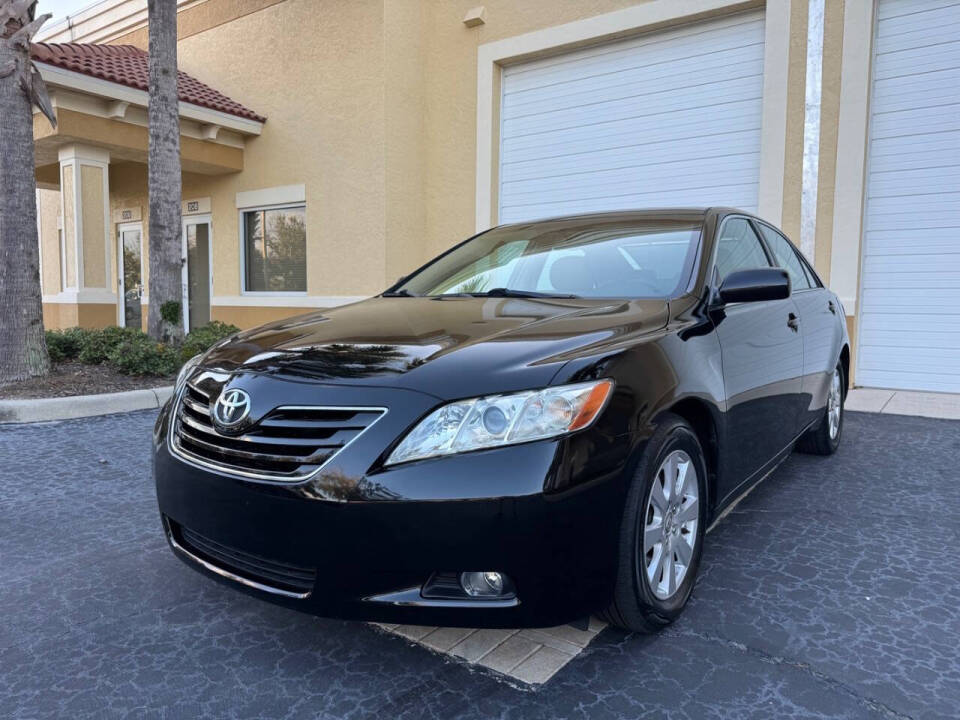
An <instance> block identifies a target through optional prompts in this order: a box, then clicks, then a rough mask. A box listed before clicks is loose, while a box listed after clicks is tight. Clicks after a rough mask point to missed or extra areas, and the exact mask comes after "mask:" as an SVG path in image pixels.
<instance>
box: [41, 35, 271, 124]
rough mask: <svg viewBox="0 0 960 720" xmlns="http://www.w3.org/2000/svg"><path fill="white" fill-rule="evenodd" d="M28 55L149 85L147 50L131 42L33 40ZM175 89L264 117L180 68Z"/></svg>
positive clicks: (192, 98) (217, 106)
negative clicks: (98, 43)
mask: <svg viewBox="0 0 960 720" xmlns="http://www.w3.org/2000/svg"><path fill="white" fill-rule="evenodd" d="M30 55H31V56H32V57H33V59H34V60H35V61H36V62H41V63H47V64H49V65H56V66H57V67H59V68H63V69H64V70H72V71H73V72H78V73H82V74H83V75H89V76H90V77H95V78H100V79H101V80H107V81H109V82H114V83H117V84H119V85H126V86H127V87H131V88H136V89H137V90H147V87H148V82H149V78H150V71H149V68H148V66H147V53H145V52H144V51H143V50H141V49H140V48H138V47H135V46H134V45H96V44H90V43H33V44H32V45H31V47H30ZM177 89H178V95H179V96H180V100H181V101H183V102H187V103H193V104H194V105H200V106H202V107H205V108H209V109H211V110H219V111H220V112H225V113H228V114H229V115H236V116H237V117H242V118H247V119H249V120H257V121H259V122H264V121H265V120H266V118H265V117H263V116H262V115H258V114H257V113H255V112H254V111H253V110H250V109H248V108H245V107H244V106H243V105H241V104H240V103H238V102H236V101H234V100H231V99H230V98H228V97H227V96H226V95H224V94H223V93H221V92H218V91H216V90H214V89H213V88H212V87H210V86H209V85H205V84H204V83H202V82H200V81H199V80H197V79H196V78H194V77H192V76H190V75H187V74H186V73H185V72H183V71H182V70H181V71H178V72H177Z"/></svg>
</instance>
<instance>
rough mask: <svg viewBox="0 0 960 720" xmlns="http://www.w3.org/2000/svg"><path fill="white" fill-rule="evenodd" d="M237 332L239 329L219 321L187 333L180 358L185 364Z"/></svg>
mask: <svg viewBox="0 0 960 720" xmlns="http://www.w3.org/2000/svg"><path fill="white" fill-rule="evenodd" d="M238 332H240V328H238V327H237V326H236V325H227V324H226V323H222V322H220V321H219V320H214V321H213V322H211V323H207V324H206V325H203V326H201V327H198V328H197V329H196V330H191V331H190V332H189V333H187V336H186V337H185V338H184V339H183V346H182V347H181V349H180V350H181V352H180V357H181V358H182V359H183V361H184V362H186V361H187V360H189V359H190V358H192V357H193V356H194V355H197V354H198V353H202V352H204V351H205V350H208V349H209V348H211V347H213V345H214V344H216V343H218V342H220V341H221V340H223V339H224V338H227V337H230V336H231V335H233V334H234V333H238Z"/></svg>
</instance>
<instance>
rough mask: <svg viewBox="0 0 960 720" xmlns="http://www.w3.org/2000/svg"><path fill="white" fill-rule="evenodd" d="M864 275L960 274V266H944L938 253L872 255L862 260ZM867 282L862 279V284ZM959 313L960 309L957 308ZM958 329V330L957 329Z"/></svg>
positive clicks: (865, 278)
mask: <svg viewBox="0 0 960 720" xmlns="http://www.w3.org/2000/svg"><path fill="white" fill-rule="evenodd" d="M863 271H864V275H865V276H867V275H871V274H873V273H905V274H909V275H913V274H920V275H923V274H925V273H937V272H948V273H950V272H960V264H958V265H957V266H956V267H951V265H946V266H945V265H944V262H943V256H942V255H941V254H938V253H931V254H929V255H928V254H919V253H912V254H910V255H906V256H903V255H873V254H871V255H870V256H869V257H866V258H864V260H863ZM867 280H868V278H867V277H864V282H866V281H867ZM957 310H958V311H960V308H957ZM958 329H960V328H958Z"/></svg>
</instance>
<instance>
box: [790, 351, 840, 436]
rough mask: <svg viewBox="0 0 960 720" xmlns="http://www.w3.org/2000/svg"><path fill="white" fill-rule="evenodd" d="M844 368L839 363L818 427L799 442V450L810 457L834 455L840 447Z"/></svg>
mask: <svg viewBox="0 0 960 720" xmlns="http://www.w3.org/2000/svg"><path fill="white" fill-rule="evenodd" d="M843 381H844V375H843V366H842V365H841V364H840V363H837V367H835V368H834V369H833V377H831V378H830V389H829V390H828V391H827V406H826V407H825V408H824V409H823V417H822V418H821V419H820V422H819V423H818V424H817V426H816V427H813V428H810V429H809V430H807V432H805V433H804V434H803V435H802V436H801V437H800V439H799V440H798V441H797V450H798V451H799V452H802V453H807V454H809V455H833V454H834V453H835V452H836V451H837V448H838V447H840V436H841V435H842V434H843V401H844V392H843Z"/></svg>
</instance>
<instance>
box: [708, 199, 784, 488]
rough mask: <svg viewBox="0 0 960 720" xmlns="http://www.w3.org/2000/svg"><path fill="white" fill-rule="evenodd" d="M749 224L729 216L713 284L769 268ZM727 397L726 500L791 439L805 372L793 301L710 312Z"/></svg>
mask: <svg viewBox="0 0 960 720" xmlns="http://www.w3.org/2000/svg"><path fill="white" fill-rule="evenodd" d="M771 266H772V263H771V262H770V259H769V257H768V256H767V252H766V250H765V249H764V247H763V244H762V243H761V242H760V238H759V237H758V236H757V233H756V232H755V231H754V229H753V226H752V225H751V223H750V221H749V220H747V219H746V218H743V217H736V216H733V217H727V218H726V219H725V220H724V221H723V223H722V224H721V226H720V229H719V231H718V233H717V242H716V250H715V257H714V278H715V285H716V287H719V286H720V284H722V282H723V280H724V278H726V277H727V276H728V275H729V274H730V273H732V272H735V271H737V270H751V269H756V268H761V267H771ZM711 317H712V319H713V322H714V325H715V326H716V332H717V337H718V339H719V341H720V350H721V357H722V361H723V380H724V386H725V389H726V396H727V411H726V421H727V422H726V443H725V449H724V450H723V452H724V460H723V462H724V472H723V473H722V474H723V476H724V477H723V478H722V480H721V483H722V486H721V487H720V493H719V494H720V496H721V502H722V500H723V498H724V497H725V496H727V495H729V494H730V493H732V492H733V491H735V490H736V489H737V487H738V486H739V485H740V484H741V483H742V482H743V481H745V480H747V479H749V478H750V476H752V475H753V474H754V473H756V472H757V471H758V470H760V469H761V468H762V467H763V466H764V465H766V464H767V462H769V461H770V460H771V459H772V458H774V457H775V456H776V455H777V454H778V453H779V452H780V451H781V450H783V449H784V448H785V447H786V446H787V445H788V444H789V443H790V441H791V440H792V439H793V437H794V435H795V434H796V431H797V424H798V404H799V395H800V389H801V375H802V373H803V341H802V340H801V338H800V332H799V323H797V322H796V320H797V318H798V313H797V308H796V305H795V304H794V302H793V300H791V299H789V298H787V299H784V300H768V301H764V302H750V303H729V304H726V305H717V306H715V307H714V308H713V310H712V311H711Z"/></svg>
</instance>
